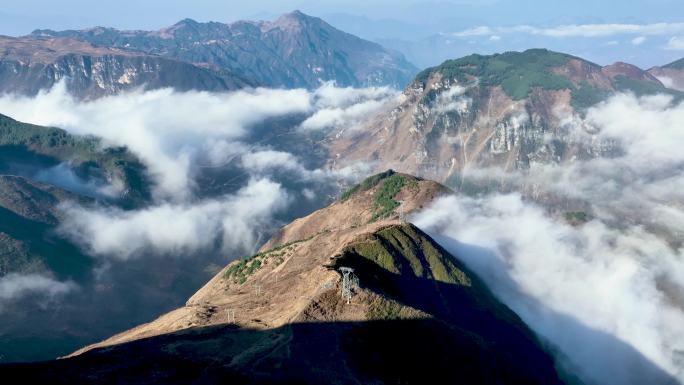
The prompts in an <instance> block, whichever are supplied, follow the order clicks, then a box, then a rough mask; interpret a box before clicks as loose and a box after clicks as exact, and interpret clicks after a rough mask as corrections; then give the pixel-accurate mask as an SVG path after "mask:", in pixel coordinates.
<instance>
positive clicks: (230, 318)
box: [226, 309, 235, 323]
mask: <svg viewBox="0 0 684 385" xmlns="http://www.w3.org/2000/svg"><path fill="white" fill-rule="evenodd" d="M226 313H228V322H229V323H235V309H227V310H226Z"/></svg>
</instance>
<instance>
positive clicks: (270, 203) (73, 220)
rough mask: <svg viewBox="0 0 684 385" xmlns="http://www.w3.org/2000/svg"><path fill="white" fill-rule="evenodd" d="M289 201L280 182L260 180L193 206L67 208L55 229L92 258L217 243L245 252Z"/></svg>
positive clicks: (183, 250)
mask: <svg viewBox="0 0 684 385" xmlns="http://www.w3.org/2000/svg"><path fill="white" fill-rule="evenodd" d="M288 200H289V198H288V194H287V192H286V191H285V190H284V189H283V188H282V187H281V186H280V185H279V184H277V183H274V182H272V181H269V180H267V179H262V180H252V181H250V182H249V183H248V184H247V186H245V187H244V188H242V189H241V190H239V191H238V192H237V193H236V194H233V195H229V196H224V197H221V198H219V199H210V200H206V201H201V202H195V203H192V204H189V203H188V204H170V203H164V204H161V205H158V206H154V207H150V208H147V209H142V210H137V211H123V210H119V209H113V208H109V209H101V210H92V209H85V208H83V207H80V206H74V205H70V204H67V205H64V206H63V209H64V211H65V212H66V214H67V215H66V220H65V221H64V222H63V223H62V224H61V226H60V231H61V232H62V233H63V234H65V235H66V236H68V237H69V238H71V239H73V240H74V241H76V242H77V243H78V244H80V245H82V246H83V247H84V248H85V249H86V250H88V251H89V252H90V253H91V254H93V255H102V256H107V257H112V258H116V259H124V260H125V259H129V258H134V257H140V256H142V255H143V254H144V253H155V254H160V255H171V256H183V255H192V254H193V253H196V252H198V251H202V250H210V249H211V248H213V247H214V246H216V243H217V242H218V243H219V244H220V247H221V248H222V249H223V250H224V251H225V252H233V253H236V252H238V253H245V252H249V251H251V249H252V248H254V246H255V243H256V241H257V239H258V238H259V234H260V232H264V231H266V230H269V229H272V228H274V226H275V225H276V223H274V222H273V216H274V214H276V213H277V212H279V211H282V210H283V209H285V208H286V207H287V204H288Z"/></svg>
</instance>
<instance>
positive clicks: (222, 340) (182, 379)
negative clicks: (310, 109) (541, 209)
mask: <svg viewBox="0 0 684 385" xmlns="http://www.w3.org/2000/svg"><path fill="white" fill-rule="evenodd" d="M446 191H447V190H446V189H445V188H444V187H443V186H441V185H439V184H437V183H434V182H430V181H426V180H420V179H416V178H413V177H411V176H408V175H403V174H395V173H393V172H388V173H384V174H382V175H378V176H375V177H372V178H369V179H368V180H366V181H364V182H363V183H362V184H360V185H358V186H356V187H354V188H353V189H351V190H350V191H349V192H348V193H346V194H344V195H343V197H342V198H341V199H340V200H339V201H338V202H336V203H334V204H333V205H331V206H329V207H327V208H325V209H322V210H319V211H317V212H314V213H313V214H311V215H309V216H307V217H304V218H301V219H298V220H296V221H294V222H293V223H291V224H290V225H288V226H286V227H284V228H283V229H282V231H280V233H279V234H277V235H276V236H275V237H274V238H273V239H271V241H269V242H268V243H267V244H266V245H264V247H263V248H262V249H261V252H260V253H259V254H257V255H255V256H252V257H250V258H248V259H246V260H244V261H235V262H233V263H232V264H230V265H228V266H227V267H226V269H224V270H223V271H222V272H221V273H219V274H218V275H217V276H216V277H214V278H213V279H212V280H211V281H210V282H209V283H208V284H207V285H205V286H204V287H203V288H202V289H201V290H199V291H198V292H197V293H196V294H195V295H194V296H193V297H192V298H190V300H189V301H188V302H187V304H186V306H185V307H183V308H180V309H177V310H174V311H172V312H170V313H168V314H165V315H163V316H162V317H160V318H158V319H157V320H155V321H153V322H151V323H149V324H145V325H141V326H139V327H137V328H134V329H132V330H129V331H127V332H124V333H122V334H120V335H117V336H114V337H112V338H110V339H108V340H106V341H104V342H102V343H100V344H97V345H94V346H91V347H88V348H86V349H84V350H82V351H79V352H77V353H76V354H75V355H74V356H72V357H71V358H67V359H64V360H59V361H57V362H51V363H43V364H37V366H31V365H15V366H8V367H5V369H6V370H7V371H8V372H11V373H14V374H17V375H21V376H22V378H29V377H30V378H34V377H37V378H38V379H40V378H54V379H58V380H59V381H66V382H68V381H76V382H78V381H83V380H87V381H100V382H101V381H105V382H107V381H110V380H113V379H114V378H116V379H117V382H119V383H132V382H145V383H201V382H215V381H218V380H224V381H230V382H231V383H293V382H297V383H340V384H342V383H417V384H418V383H426V382H427V383H434V382H440V383H469V384H521V383H525V384H558V383H560V380H559V378H558V374H557V373H556V370H555V369H554V365H553V361H552V359H551V358H550V356H549V355H548V354H547V353H546V352H545V351H544V349H543V348H542V347H541V344H540V343H539V342H538V341H537V339H536V337H535V336H534V335H533V333H532V332H531V331H530V330H529V329H528V328H527V327H526V326H525V325H524V323H523V322H522V321H521V320H520V318H519V317H518V316H517V315H515V314H514V313H513V312H512V311H511V310H510V309H508V308H507V307H506V306H504V305H503V304H501V303H500V302H498V301H497V300H496V299H495V298H494V297H493V296H492V295H491V294H490V292H489V290H488V289H487V288H486V287H485V286H484V284H483V283H482V282H481V281H480V280H479V279H478V278H477V277H476V276H475V275H474V274H473V273H471V272H470V271H469V270H468V269H467V268H466V267H465V266H464V265H463V264H462V263H460V262H459V261H458V259H457V258H454V257H453V256H451V255H449V254H448V252H447V251H446V250H444V249H443V248H441V247H440V246H439V245H438V244H436V243H435V242H434V241H433V240H432V239H431V238H430V237H429V236H427V235H426V234H424V233H423V232H422V231H421V230H420V229H418V228H416V227H414V226H412V225H410V224H406V223H401V222H400V221H399V220H398V218H397V211H396V208H397V207H396V204H397V201H398V200H401V201H403V202H404V210H406V211H407V212H408V211H412V210H418V209H419V208H420V207H422V206H423V205H425V204H427V203H429V202H430V201H431V200H432V199H434V197H436V196H438V195H440V194H443V193H445V192H446ZM379 213H380V214H379ZM341 267H350V268H353V269H354V273H355V275H356V276H357V277H358V279H359V281H358V282H359V283H358V285H353V286H352V296H351V298H348V299H345V298H342V297H341V295H340V290H341V287H340V286H341V285H342V277H341V274H340V270H341ZM180 362H183V365H179V363H180ZM181 368H183V369H181Z"/></svg>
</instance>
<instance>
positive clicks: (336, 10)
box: [0, 0, 684, 68]
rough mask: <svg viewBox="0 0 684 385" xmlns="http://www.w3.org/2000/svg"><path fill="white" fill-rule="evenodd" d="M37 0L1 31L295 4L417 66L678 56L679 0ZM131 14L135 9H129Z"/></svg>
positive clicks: (10, 7)
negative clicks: (540, 55) (534, 56)
mask: <svg viewBox="0 0 684 385" xmlns="http://www.w3.org/2000/svg"><path fill="white" fill-rule="evenodd" d="M41 3H43V2H41V1H38V0H27V1H22V2H21V3H11V4H4V7H3V10H2V11H0V20H3V23H2V24H0V34H2V35H9V36H21V35H26V34H29V33H30V32H31V31H33V30H36V29H55V30H64V29H84V28H90V27H95V26H104V27H113V28H118V29H141V30H156V29H160V28H163V27H167V26H170V25H173V24H174V23H176V22H178V21H180V20H182V19H185V18H191V19H194V20H197V21H200V22H207V21H218V22H225V23H228V22H233V21H236V20H270V19H273V18H275V17H277V16H278V15H280V14H282V13H286V12H291V11H293V10H295V9H297V10H301V11H302V12H304V13H306V14H309V15H312V16H317V17H321V18H323V19H324V20H325V21H327V22H328V23H330V24H332V25H333V26H335V27H337V28H339V29H342V30H344V31H345V32H349V33H352V34H355V35H357V36H360V37H362V38H365V39H369V40H372V41H376V42H378V43H380V44H382V45H385V46H387V47H388V48H393V49H395V50H398V51H400V52H402V53H403V54H404V55H406V56H407V58H408V59H409V60H410V61H412V62H413V63H414V64H415V65H416V66H418V67H426V66H430V65H435V64H438V63H439V62H441V61H443V60H445V59H448V58H455V57H460V56H464V55H467V54H470V53H481V54H490V53H495V52H504V51H520V50H524V49H527V48H549V49H552V50H555V51H561V52H567V53H570V54H573V55H577V56H581V57H583V58H586V59H588V60H591V61H595V62H597V63H598V64H602V65H606V64H610V63H613V62H615V61H625V62H629V63H632V64H635V65H638V66H640V67H642V68H649V67H652V66H656V65H664V64H667V63H670V62H672V61H674V60H677V59H679V58H681V57H682V56H684V20H682V18H681V16H679V15H683V14H684V3H682V2H678V1H675V0H655V1H649V2H648V6H644V2H643V1H621V2H617V1H606V2H591V1H587V0H582V1H578V2H572V3H562V4H558V3H556V2H554V3H552V4H551V3H549V2H543V1H540V0H525V1H523V2H521V1H511V0H486V1H472V0H446V1H439V2H437V1H415V0H398V1H386V0H371V1H365V2H353V3H349V2H345V3H343V2H326V3H320V2H307V1H289V0H286V1H273V0H258V1H254V2H250V3H249V4H245V3H240V4H230V5H227V4H225V3H224V2H220V1H217V0H202V1H198V2H193V3H192V4H187V3H184V2H181V1H177V0H176V1H164V2H162V1H160V0H152V1H146V2H144V3H141V2H133V1H130V0H123V1H120V2H117V3H116V4H114V3H103V4H98V12H96V13H94V12H92V7H91V3H89V2H86V1H84V0H63V1H60V2H58V3H53V4H51V5H50V6H45V5H44V4H41ZM132 10H135V12H132ZM266 10H267V11H266Z"/></svg>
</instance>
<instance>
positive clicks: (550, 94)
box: [325, 49, 684, 186]
mask: <svg viewBox="0 0 684 385" xmlns="http://www.w3.org/2000/svg"><path fill="white" fill-rule="evenodd" d="M619 92H631V93H634V94H636V95H637V96H641V95H649V94H655V93H664V94H669V95H672V96H673V97H674V98H675V99H678V100H681V99H682V98H684V93H682V92H679V91H676V90H673V89H668V88H666V87H665V86H664V85H663V84H662V83H661V82H660V81H659V80H658V79H656V77H654V76H652V74H649V73H647V72H646V71H643V70H641V69H639V68H638V67H635V66H632V65H629V64H626V63H616V64H613V65H610V66H606V67H601V66H599V65H597V64H595V63H591V62H589V61H586V60H584V59H581V58H578V57H576V56H572V55H567V54H563V53H558V52H553V51H549V50H546V49H531V50H527V51H524V52H506V53H503V54H495V55H470V56H466V57H463V58H460V59H455V60H449V61H446V62H444V63H442V64H441V65H439V66H435V67H431V68H428V69H425V70H424V71H422V72H421V73H419V74H418V75H417V76H416V78H415V80H414V81H413V82H412V83H411V84H410V85H409V86H407V87H406V88H405V89H404V91H403V93H402V96H401V98H400V100H399V101H398V102H396V103H395V104H393V105H390V106H389V107H387V109H386V110H384V111H381V112H380V113H379V114H377V115H375V116H373V117H372V118H371V119H369V121H367V122H366V123H364V124H363V126H362V128H361V129H356V130H348V131H345V130H342V131H341V132H340V130H333V131H331V132H329V133H328V137H327V139H326V141H325V143H326V146H327V147H328V149H329V154H330V159H333V160H331V165H332V166H333V167H344V166H346V165H349V164H351V163H353V162H357V161H364V162H371V163H372V164H374V165H375V166H376V168H375V170H376V171H379V170H382V169H387V168H394V169H399V170H402V171H405V172H409V173H412V174H415V175H419V176H423V177H427V178H431V179H434V180H437V181H441V182H447V181H451V182H448V183H449V184H450V185H451V186H458V185H461V182H460V181H461V179H460V178H461V176H460V175H461V173H462V172H463V171H464V170H467V169H472V168H476V167H483V168H487V167H497V168H500V169H502V170H503V171H510V170H525V169H528V168H530V167H534V165H536V164H554V163H563V162H569V161H572V160H573V159H588V158H593V157H599V156H610V154H614V153H617V152H619V151H620V149H619V148H617V147H616V146H615V145H614V144H613V145H611V143H584V142H581V141H578V140H577V139H576V138H573V136H572V135H571V132H570V131H571V130H570V129H571V127H569V126H568V122H569V121H572V119H571V118H572V117H573V116H575V117H581V116H582V115H583V114H584V113H585V112H586V110H587V109H588V108H590V107H592V106H594V105H596V104H597V103H599V102H601V101H604V100H606V99H607V98H608V97H610V96H611V95H615V94H617V93H619Z"/></svg>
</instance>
